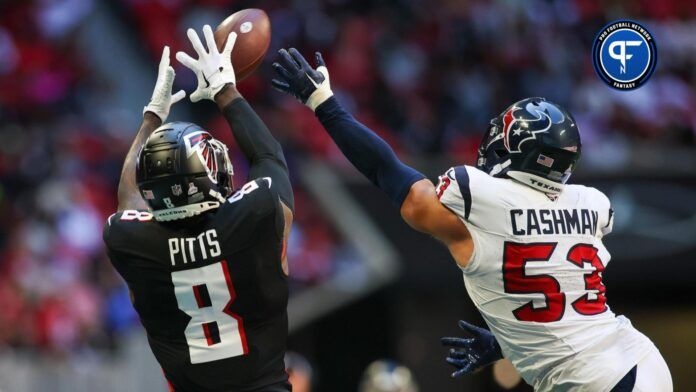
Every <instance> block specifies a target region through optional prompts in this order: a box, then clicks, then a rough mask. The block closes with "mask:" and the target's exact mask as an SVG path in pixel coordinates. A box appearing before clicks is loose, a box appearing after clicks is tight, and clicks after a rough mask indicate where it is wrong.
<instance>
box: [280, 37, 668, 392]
mask: <svg viewBox="0 0 696 392" xmlns="http://www.w3.org/2000/svg"><path fill="white" fill-rule="evenodd" d="M279 54H280V58H279V61H278V62H277V63H275V64H273V66H274V68H275V70H276V72H277V74H278V79H276V80H273V85H274V87H276V88H277V89H279V90H281V91H283V92H286V93H289V94H291V95H293V96H295V97H296V98H298V99H299V100H300V101H301V102H303V103H305V104H306V105H307V106H309V107H310V108H311V109H312V110H313V111H314V112H315V114H316V116H317V118H318V119H319V121H320V122H321V123H322V125H323V126H324V128H325V129H326V131H327V132H328V133H329V135H330V136H331V137H332V138H333V140H334V141H335V142H336V144H337V145H338V147H339V148H340V149H341V151H342V152H343V153H344V155H345V156H346V157H347V158H348V160H349V161H350V162H351V163H352V164H353V165H354V166H355V167H356V168H357V169H358V170H360V171H361V172H362V173H363V174H364V175H365V176H366V177H367V178H368V179H370V180H371V181H372V182H373V183H374V184H375V185H377V186H378V187H379V188H381V189H382V190H383V191H384V192H385V193H386V194H387V195H388V196H389V197H390V199H392V201H393V202H394V203H395V204H396V205H397V206H398V207H399V208H400V210H401V215H402V217H403V219H404V220H405V221H406V222H407V223H408V224H409V225H411V226H412V227H413V228H415V229H416V230H419V231H422V232H425V233H428V234H430V235H432V236H434V237H435V238H437V239H439V240H440V241H442V242H443V243H444V244H445V245H446V246H447V247H448V249H449V251H450V253H451V254H452V257H453V258H454V260H455V261H456V263H457V264H458V266H459V267H460V268H461V270H462V272H463V275H464V283H465V285H466V288H467V291H468V293H469V296H470V297H471V299H472V301H473V302H474V304H475V305H476V307H477V309H478V310H479V311H480V312H481V314H482V315H483V318H484V320H485V321H486V323H487V324H488V327H489V328H490V332H489V331H488V330H485V329H482V328H477V327H474V326H470V325H468V324H466V323H461V325H462V326H463V327H464V328H465V329H468V330H470V331H472V332H473V334H474V336H475V337H474V338H473V339H456V338H449V339H445V340H444V342H445V343H447V344H451V345H454V346H456V347H458V349H456V350H453V351H451V352H450V355H449V358H448V362H450V363H452V364H454V365H455V366H457V367H458V368H459V369H460V370H458V371H457V372H455V375H459V374H464V373H467V372H471V371H473V370H475V369H476V368H479V367H482V366H485V365H487V364H489V363H492V362H494V361H496V360H498V359H500V358H502V357H505V358H507V359H509V360H511V361H512V363H513V364H514V366H515V368H516V369H517V370H518V371H519V373H520V375H521V376H522V377H523V378H524V380H525V381H526V382H527V383H529V384H530V385H532V386H533V387H534V389H535V390H537V391H551V390H553V391H592V392H601V391H617V392H618V391H651V392H661V391H671V390H672V381H671V376H670V373H669V369H668V368H667V365H666V364H665V361H664V359H663V358H662V356H661V355H660V352H659V351H658V350H657V348H655V346H654V345H653V343H652V342H651V341H650V339H648V338H647V337H645V335H643V334H642V333H640V332H639V331H638V330H636V329H635V328H633V326H631V323H630V321H629V320H628V319H626V318H625V317H623V316H616V315H615V314H614V313H613V312H612V311H611V310H610V309H609V307H608V306H607V304H606V297H605V287H604V285H603V284H602V271H603V270H604V268H605V267H606V265H607V263H608V262H609V259H610V256H609V253H608V252H607V250H606V249H605V247H604V245H603V244H602V237H603V236H605V235H607V234H608V233H609V232H611V228H612V222H613V213H612V209H611V206H610V204H609V200H608V199H607V197H606V196H605V195H604V194H602V192H600V191H598V190H596V189H594V188H589V187H585V186H582V185H566V181H567V180H568V178H569V177H570V175H571V173H572V172H573V170H574V169H575V166H576V164H577V162H578V159H579V158H580V147H581V145H580V134H579V132H578V129H577V125H576V123H575V120H574V119H573V117H572V116H571V115H570V113H568V112H567V111H565V110H564V109H563V108H561V107H560V106H558V105H556V104H553V103H551V102H548V101H546V100H545V99H543V98H527V99H524V100H521V101H519V102H516V103H515V104H513V105H511V106H510V107H509V108H507V109H506V110H505V111H504V112H503V113H502V114H501V115H500V116H498V117H496V118H495V119H493V120H492V121H491V125H490V127H489V129H488V131H487V132H486V134H485V136H484V138H483V141H482V142H481V146H480V147H479V154H478V162H477V167H471V166H457V167H454V168H451V169H449V170H447V171H446V172H445V174H443V175H442V176H440V182H439V184H438V185H437V186H435V185H434V184H433V183H432V182H431V181H429V180H428V179H426V178H425V176H423V175H422V174H421V173H419V172H418V171H416V170H414V169H412V168H410V167H408V166H406V165H404V164H403V163H402V162H401V161H399V159H398V158H397V157H396V155H395V154H394V152H393V150H392V149H391V148H390V147H389V145H388V144H386V143H385V142H384V140H382V139H381V138H379V137H378V136H377V135H376V134H375V133H374V132H372V131H371V130H369V129H368V128H367V127H365V126H364V125H362V124H360V123H359V122H357V121H356V120H355V119H354V118H353V117H352V116H351V115H350V114H349V113H347V112H346V111H345V110H344V109H343V108H342V107H341V106H340V104H339V103H338V101H337V100H336V99H335V98H334V97H333V93H332V92H331V87H330V84H329V73H328V70H327V68H326V66H325V64H324V61H323V59H322V58H321V55H320V54H318V53H317V55H316V61H317V64H318V67H317V68H316V69H315V68H313V67H311V66H310V65H309V64H308V63H307V61H306V60H305V59H304V58H303V57H302V55H300V53H299V52H297V51H296V50H295V49H290V50H289V51H286V50H284V49H282V50H281V51H280V52H279ZM491 332H492V333H491Z"/></svg>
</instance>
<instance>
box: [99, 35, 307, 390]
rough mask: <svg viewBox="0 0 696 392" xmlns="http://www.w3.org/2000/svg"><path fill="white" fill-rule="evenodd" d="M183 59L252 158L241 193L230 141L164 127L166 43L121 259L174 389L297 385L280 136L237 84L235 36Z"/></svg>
mask: <svg viewBox="0 0 696 392" xmlns="http://www.w3.org/2000/svg"><path fill="white" fill-rule="evenodd" d="M203 32H204V35H205V38H206V40H207V44H208V45H207V46H208V50H206V49H204V47H203V45H202V43H201V41H200V39H199V38H198V35H197V34H196V32H195V31H193V30H191V29H189V31H188V36H189V39H190V40H191V42H192V43H193V47H194V49H195V50H196V52H197V54H198V57H199V58H198V59H196V60H194V59H193V58H191V57H189V56H188V55H186V54H185V53H182V52H179V53H177V59H178V60H179V61H180V62H182V64H184V65H185V66H187V67H188V68H191V70H193V71H194V72H195V73H196V75H197V77H198V82H199V84H198V88H197V89H196V91H195V92H194V93H193V94H192V95H191V100H192V101H193V102H197V101H199V100H202V99H209V100H212V101H214V102H215V103H217V105H218V107H219V108H220V110H221V111H222V113H223V114H224V116H225V118H226V119H227V121H228V122H229V124H230V127H231V129H232V133H233V134H234V137H235V139H236V141H237V143H238V144H239V148H240V150H241V151H242V152H243V153H244V155H245V156H246V158H247V159H248V160H249V164H250V168H249V180H248V181H249V182H247V183H246V185H244V186H241V187H239V188H235V187H234V184H233V181H232V177H233V171H232V165H231V163H230V159H229V157H228V155H227V147H226V146H225V145H224V144H223V143H221V142H220V141H218V140H216V139H215V138H213V137H212V135H211V134H210V133H208V132H206V131H205V130H203V129H202V128H200V127H199V126H197V125H195V124H191V123H181V122H175V123H167V124H163V125H162V123H163V122H164V121H165V120H166V118H167V115H168V114H169V109H170V107H171V105H172V104H174V103H175V102H177V101H179V100H181V99H182V98H183V97H184V96H185V93H184V92H183V91H180V92H178V93H176V94H173V95H172V92H171V88H172V82H173V80H174V69H173V68H172V67H170V65H169V48H167V47H165V48H164V51H163V53H162V60H161V62H160V66H159V75H158V78H157V83H156V85H155V90H154V93H153V95H152V100H151V101H150V103H149V104H148V106H146V107H145V110H144V114H143V123H142V125H141V127H140V130H139V131H138V134H137V136H136V138H135V141H134V142H133V145H132V146H131V148H130V151H129V152H128V155H127V156H126V160H125V163H124V166H123V171H122V173H121V180H120V183H119V187H118V212H117V213H115V214H113V215H112V216H110V217H109V219H108V222H107V223H106V225H105V227H104V242H105V243H106V245H107V250H108V254H109V257H110V259H111V262H112V264H113V265H114V267H115V268H116V270H117V271H118V272H119V273H120V274H121V276H122V277H123V278H124V280H125V281H126V283H127V284H128V287H129V288H130V291H131V297H132V300H133V306H134V307H135V309H136V311H137V312H138V315H139V316H140V320H141V322H142V324H143V326H144V327H145V330H146V331H147V337H148V341H149V344H150V347H151V348H152V351H153V353H154V355H155V357H156V358H157V361H158V362H159V363H160V365H161V366H162V369H163V370H164V374H165V376H166V378H167V380H168V382H169V385H170V387H171V388H172V389H173V390H176V391H245V392H246V391H290V390H291V387H290V384H289V383H288V376H287V373H286V372H285V365H284V363H283V357H284V354H285V344H286V339H287V333H288V322H287V309H286V306H287V301H288V284H287V273H288V269H287V261H286V258H285V253H286V252H285V247H286V245H287V239H288V235H289V230H290V224H291V222H292V216H293V215H292V209H293V195H292V189H291V186H290V180H289V177H288V168H287V165H286V163H285V158H284V157H283V152H282V150H281V147H280V145H279V144H278V142H277V141H276V140H275V139H274V138H273V137H272V136H271V134H270V132H269V131H268V129H267V127H266V126H265V124H264V123H263V122H262V121H261V119H260V118H259V117H258V116H257V115H256V113H255V112H254V111H253V110H252V109H251V107H250V106H249V104H248V103H247V102H246V101H245V100H244V99H243V98H242V97H241V95H240V94H239V92H238V91H237V89H236V87H235V74H234V70H233V68H232V64H231V61H230V53H231V50H232V47H233V45H234V41H235V39H236V35H235V34H234V33H231V34H230V36H229V38H228V40H227V45H226V47H225V48H224V50H223V51H222V52H219V51H218V50H217V48H216V46H215V42H214V41H213V32H212V29H211V28H210V26H205V27H204V29H203Z"/></svg>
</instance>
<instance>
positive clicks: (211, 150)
mask: <svg viewBox="0 0 696 392" xmlns="http://www.w3.org/2000/svg"><path fill="white" fill-rule="evenodd" d="M211 140H213V136H212V135H211V134H209V133H208V132H205V131H198V132H192V133H190V134H188V135H184V142H185V143H186V158H187V159H188V158H190V157H191V155H193V154H194V153H195V154H196V155H197V156H198V159H199V160H200V161H201V164H202V165H203V167H204V168H205V171H206V173H208V178H209V179H210V181H212V182H213V184H217V173H218V161H217V151H216V149H215V147H213V146H212V144H211Z"/></svg>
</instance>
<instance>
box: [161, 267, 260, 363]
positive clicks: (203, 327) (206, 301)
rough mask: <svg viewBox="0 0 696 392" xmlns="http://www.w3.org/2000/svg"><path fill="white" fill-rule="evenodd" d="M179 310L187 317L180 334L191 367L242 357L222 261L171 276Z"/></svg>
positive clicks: (239, 324)
mask: <svg viewBox="0 0 696 392" xmlns="http://www.w3.org/2000/svg"><path fill="white" fill-rule="evenodd" d="M172 282H173V283H174V294H175V295H176V300H177V302H178V304H179V309H181V310H182V311H184V312H186V314H188V315H189V316H190V317H191V320H190V321H189V323H188V325H187V326H186V330H185V331H184V334H185V335H186V342H187V343H188V346H189V354H190V356H191V363H193V364H196V363H205V362H211V361H217V360H220V359H225V358H230V357H237V356H240V355H246V354H248V352H249V349H248V348H247V342H246V336H245V333H244V324H243V321H242V318H241V317H239V316H238V315H236V314H234V313H232V311H231V310H230V306H232V303H233V302H234V300H235V297H236V294H235V291H234V286H233V285H232V280H231V279H230V272H229V269H228V266H227V262H226V261H224V260H223V261H220V262H218V263H215V264H211V265H206V266H204V267H200V268H195V269H190V270H184V271H176V272H172Z"/></svg>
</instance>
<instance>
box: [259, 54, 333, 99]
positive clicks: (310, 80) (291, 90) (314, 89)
mask: <svg viewBox="0 0 696 392" xmlns="http://www.w3.org/2000/svg"><path fill="white" fill-rule="evenodd" d="M278 54H279V55H280V59H279V60H278V61H277V62H275V63H273V69H274V70H275V71H276V74H277V76H278V78H277V79H273V80H272V81H271V84H272V85H273V87H275V88H276V89H277V90H279V91H282V92H284V93H287V94H290V95H292V96H294V97H295V98H297V99H298V100H299V101H300V102H302V103H303V104H305V105H307V106H309V108H310V109H312V110H315V109H316V108H317V106H319V105H321V104H322V103H323V102H324V101H326V100H327V99H329V98H331V97H332V96H333V92H332V91H331V83H330V81H329V70H328V69H326V64H325V63H324V59H323V58H322V57H321V53H319V52H317V53H315V55H314V56H315V59H316V63H317V68H316V69H314V68H312V66H311V65H309V63H307V60H305V58H304V57H303V56H302V55H301V54H300V52H298V51H297V49H295V48H290V50H289V51H288V50H285V49H281V50H279V51H278Z"/></svg>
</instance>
